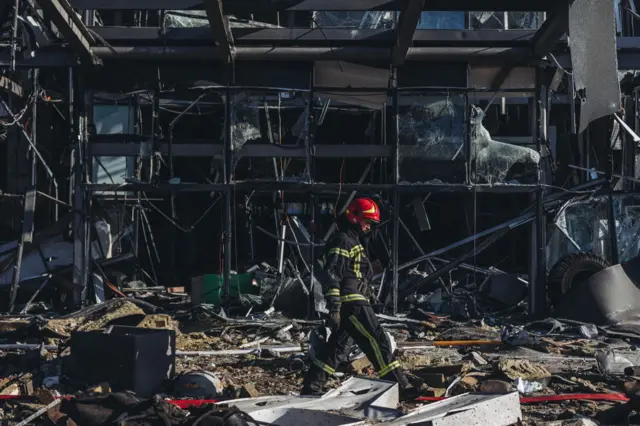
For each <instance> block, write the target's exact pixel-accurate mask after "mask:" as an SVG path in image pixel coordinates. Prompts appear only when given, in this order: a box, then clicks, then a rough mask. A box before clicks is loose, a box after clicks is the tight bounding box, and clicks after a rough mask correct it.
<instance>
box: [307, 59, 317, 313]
mask: <svg viewBox="0 0 640 426" xmlns="http://www.w3.org/2000/svg"><path fill="white" fill-rule="evenodd" d="M313 81H314V75H313V70H312V71H311V74H310V75H309V87H310V89H311V91H310V92H309V107H308V111H309V112H308V114H307V171H308V173H309V175H308V177H309V182H315V174H316V167H315V166H316V164H315V157H314V155H313V152H314V148H313V146H314V136H315V131H312V130H315V128H314V123H315V119H314V115H313V106H314V94H313ZM309 210H310V211H309V214H310V221H309V231H310V234H311V247H310V248H309V269H310V271H309V306H308V311H307V312H308V317H309V319H312V318H313V317H314V316H315V315H314V314H315V313H316V309H315V294H316V292H315V291H314V290H315V269H316V196H315V195H314V194H311V196H310V197H309Z"/></svg>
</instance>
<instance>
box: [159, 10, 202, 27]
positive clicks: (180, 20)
mask: <svg viewBox="0 0 640 426" xmlns="http://www.w3.org/2000/svg"><path fill="white" fill-rule="evenodd" d="M164 25H165V27H167V28H197V27H208V26H209V20H208V19H207V12H206V11H204V10H167V11H166V13H165V15H164Z"/></svg>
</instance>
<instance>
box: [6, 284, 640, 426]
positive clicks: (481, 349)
mask: <svg viewBox="0 0 640 426" xmlns="http://www.w3.org/2000/svg"><path fill="white" fill-rule="evenodd" d="M140 296H142V295H139V298H136V299H133V298H129V299H113V300H111V301H109V302H107V303H104V304H102V305H95V306H92V307H90V308H86V309H85V310H83V311H79V312H76V313H74V314H72V315H67V316H66V317H61V318H55V317H54V318H46V317H44V316H31V317H27V316H22V317H4V318H2V319H1V320H0V329H1V330H2V336H3V343H2V344H1V346H0V348H2V356H1V357H0V377H1V379H0V401H1V403H2V410H1V412H0V413H1V416H2V421H3V422H4V423H3V424H8V425H16V424H18V423H19V422H20V421H21V420H24V419H27V418H28V417H29V416H30V415H33V414H35V413H39V415H37V416H36V417H35V418H34V419H32V420H30V422H29V423H28V424H42V425H49V424H66V425H71V424H74V421H75V420H74V418H73V417H74V416H75V417H76V420H77V418H78V416H80V414H77V413H75V412H74V411H73V410H74V409H77V406H74V407H73V409H71V408H69V407H68V405H69V403H68V402H66V403H65V404H62V403H60V404H57V403H56V401H59V400H60V397H64V396H72V397H74V398H77V400H78V401H82V400H83V398H84V399H86V398H89V397H94V398H100V397H103V398H104V397H108V396H109V395H121V392H122V391H123V390H126V389H125V388H123V385H122V381H123V380H124V379H123V378H121V377H114V378H113V379H112V380H109V379H107V380H104V381H100V382H96V383H81V382H82V380H78V377H77V374H76V373H72V372H71V371H70V370H68V369H67V367H65V360H66V359H69V358H71V357H72V356H73V355H72V354H71V351H72V349H70V347H73V348H75V346H73V343H71V344H67V343H68V342H70V341H73V338H71V339H69V336H75V335H76V333H79V332H91V333H99V334H105V333H108V332H109V331H110V330H112V329H116V328H118V327H130V328H133V329H135V330H140V329H144V330H151V331H156V330H169V334H168V335H171V336H175V337H174V339H175V340H174V342H175V368H174V371H173V374H172V377H171V378H170V380H164V381H162V383H161V385H159V387H158V388H157V389H156V390H155V391H154V392H153V394H155V395H157V397H159V398H161V399H162V400H167V401H175V400H179V401H185V400H186V401H192V400H198V401H200V400H215V401H224V400H232V399H237V398H260V397H264V396H274V395H283V396H294V395H296V394H297V393H298V392H299V391H300V389H301V384H302V375H303V373H304V370H305V369H306V368H307V367H308V365H309V363H310V360H309V357H308V348H309V347H310V346H311V347H312V346H314V345H315V344H317V343H315V340H314V338H311V339H310V338H309V336H310V334H312V333H313V332H314V330H315V329H317V328H318V327H320V323H319V322H317V321H302V320H291V319H287V318H286V317H284V316H282V315H280V314H278V313H277V312H274V311H271V312H266V313H256V314H253V315H249V316H245V317H243V318H228V317H226V316H224V315H223V314H222V312H221V311H220V310H219V308H216V307H214V306H211V305H200V306H196V307H191V306H190V305H188V304H185V303H183V302H186V297H183V298H184V299H185V300H180V297H176V296H166V297H165V298H164V302H165V303H164V306H163V305H162V304H161V303H159V299H158V297H159V296H158V295H157V294H155V295H154V296H153V298H149V299H148V300H153V301H154V302H155V303H156V304H151V303H150V302H144V301H143V300H144V298H143V297H140ZM160 299H163V297H161V296H160ZM380 319H381V321H382V322H383V323H384V324H385V325H386V326H387V330H388V331H389V334H390V337H391V340H392V341H393V342H394V344H395V345H396V347H397V349H396V353H397V355H398V358H399V360H400V361H401V363H402V365H403V367H404V368H405V370H406V371H407V373H408V375H409V377H410V378H411V381H412V383H413V384H414V385H416V388H415V389H414V392H413V393H412V394H411V395H406V394H401V395H400V400H399V401H398V405H397V407H396V409H397V410H398V413H409V412H412V411H413V410H416V409H420V408H421V407H425V406H427V405H429V404H434V403H438V401H440V400H443V399H445V400H446V398H454V397H456V396H459V395H464V394H492V395H506V394H510V393H513V392H517V393H518V395H519V397H520V407H519V409H520V412H521V415H522V419H521V421H522V424H526V425H543V424H553V425H591V424H634V423H633V422H634V421H635V419H636V418H637V416H638V415H637V414H636V411H635V410H636V407H635V405H636V404H637V402H636V401H635V399H634V398H636V397H635V393H636V391H638V390H640V379H638V378H637V377H636V374H637V375H640V369H639V370H638V372H637V373H636V370H635V369H636V368H637V367H634V365H635V364H636V363H638V360H640V351H637V349H636V347H635V346H634V345H633V344H632V343H630V342H631V341H632V340H633V339H629V338H622V339H621V338H612V337H607V336H606V335H603V334H604V333H603V334H601V333H598V335H596V336H593V335H591V336H590V337H586V336H585V331H587V330H585V327H584V326H582V332H581V326H579V325H575V324H570V323H566V322H561V321H558V320H547V321H542V322H539V323H538V324H537V325H535V326H531V325H527V324H522V325H514V324H516V323H517V316H512V317H511V318H510V319H511V321H510V322H509V323H507V322H505V321H498V320H495V319H492V320H491V321H489V320H482V319H480V320H470V319H467V320H460V319H457V320H454V319H452V318H451V317H450V316H447V315H435V314H426V313H425V314H424V317H423V318H421V319H419V320H416V319H415V316H414V315H412V318H408V317H407V316H399V317H391V316H381V318H380ZM553 327H555V328H556V330H555V331H554V332H553V333H550V332H549V331H550V330H551V329H552V328H553ZM558 328H559V329H561V330H562V331H561V332H558ZM589 328H591V327H589ZM545 329H546V331H545ZM592 331H593V330H592ZM12 345H13V346H12ZM278 348H287V349H285V350H284V351H279V349H278ZM98 349H99V348H98ZM103 349H105V348H103ZM123 350H124V349H123ZM96 362H97V361H96ZM90 364H91V363H88V364H86V365H90ZM87 368H89V367H87ZM122 374H123V375H125V374H128V375H130V374H135V372H133V371H132V372H131V373H129V372H127V373H124V372H123V373H122ZM194 374H196V375H197V377H198V380H197V381H196V382H197V383H198V385H193V383H196V382H190V383H191V385H188V386H185V378H189V377H194V376H193V375H194ZM350 377H360V378H371V379H375V372H374V371H373V370H372V367H371V365H370V363H369V362H368V360H367V358H366V357H363V356H362V355H360V356H358V354H357V351H356V353H355V354H354V353H351V355H349V356H347V359H346V360H345V362H344V363H343V364H342V365H341V367H340V369H339V370H338V372H337V373H336V377H332V378H331V379H330V380H329V381H328V383H327V386H326V390H327V391H329V390H331V389H335V388H337V387H339V386H341V385H344V384H345V383H349V382H348V380H349V378H350ZM73 400H74V399H72V401H73ZM51 404H53V407H51V406H50V405H51ZM47 406H49V408H48V409H45V408H46V407H47ZM183 408H184V407H183ZM187 409H190V410H194V409H195V408H193V407H190V408H187ZM176 410H180V409H179V408H177V407H176ZM182 411H184V410H182ZM176 422H178V420H176ZM621 422H622V423H621ZM76 424H80V423H77V422H76ZM149 424H152V423H149ZM175 424H186V423H175ZM301 424H303V423H301ZM487 424H489V423H487Z"/></svg>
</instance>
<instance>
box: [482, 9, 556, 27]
mask: <svg viewBox="0 0 640 426" xmlns="http://www.w3.org/2000/svg"><path fill="white" fill-rule="evenodd" d="M505 18H506V24H507V25H506V28H507V29H510V30H527V29H537V28H540V25H542V22H543V21H544V20H543V14H542V13H540V12H469V28H470V29H472V30H496V29H504V28H505Z"/></svg>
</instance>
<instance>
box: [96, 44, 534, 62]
mask: <svg viewBox="0 0 640 426" xmlns="http://www.w3.org/2000/svg"><path fill="white" fill-rule="evenodd" d="M94 51H95V52H96V54H97V55H98V56H99V57H100V58H103V59H107V58H108V59H116V60H117V59H119V60H125V61H131V60H153V61H154V62H156V61H157V62H160V61H166V60H200V61H216V60H220V59H222V58H224V54H223V53H222V52H221V51H220V49H217V48H212V47H193V46H180V47H178V46H175V47H161V46H145V47H142V46H137V47H134V46H126V47H125V46H120V47H113V48H106V47H96V48H95V49H94ZM390 53H391V52H390V49H386V48H364V47H345V48H334V47H332V46H327V47H275V48H274V47H237V48H236V56H235V57H236V61H287V62H288V61H291V62H309V61H322V60H325V61H328V60H342V61H351V62H366V63H374V62H385V63H388V61H389V56H390ZM529 56H530V49H528V48H526V47H517V48H515V47H514V48H508V47H503V48H491V47H489V48H480V47H460V48H449V47H412V48H410V49H409V52H408V53H407V58H406V60H408V61H422V62H438V61H443V62H468V63H481V64H485V65H486V64H488V63H489V62H492V61H494V63H497V64H501V63H504V61H506V60H513V61H516V62H517V61H522V60H523V59H524V58H527V57H529Z"/></svg>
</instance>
